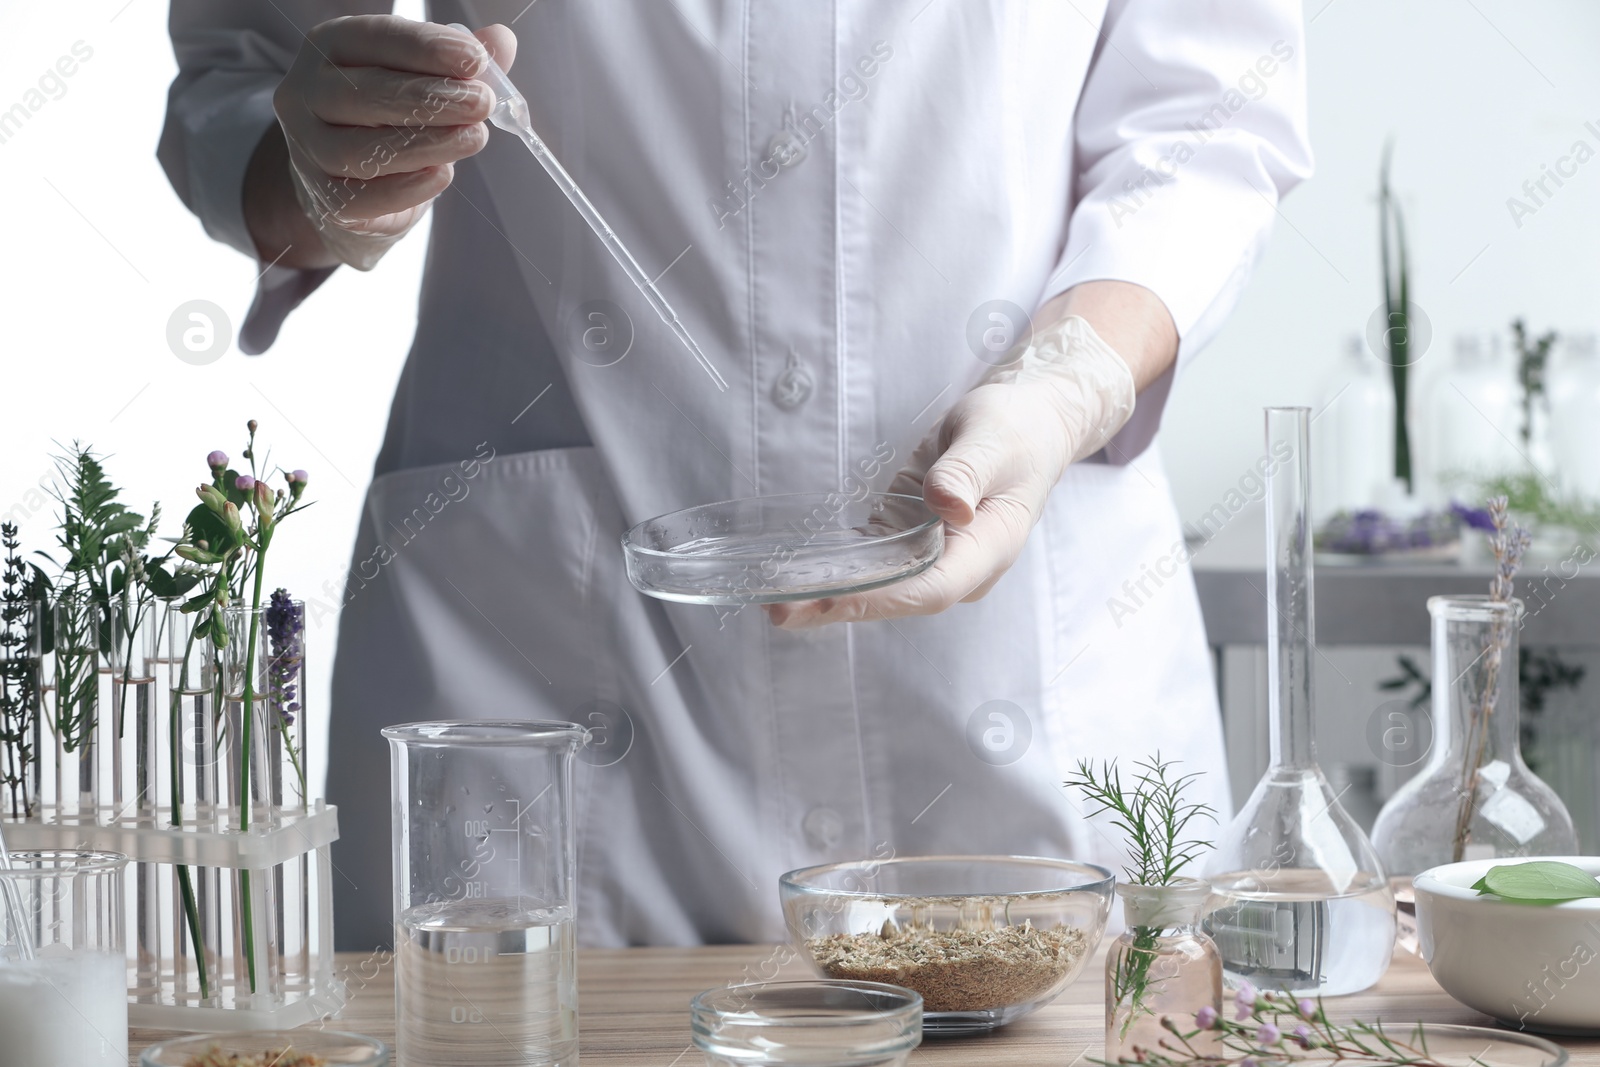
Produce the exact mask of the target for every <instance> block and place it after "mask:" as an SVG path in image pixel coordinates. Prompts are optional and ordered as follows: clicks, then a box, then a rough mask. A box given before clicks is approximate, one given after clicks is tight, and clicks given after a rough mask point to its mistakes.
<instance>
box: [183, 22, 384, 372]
mask: <svg viewBox="0 0 1600 1067" xmlns="http://www.w3.org/2000/svg"><path fill="white" fill-rule="evenodd" d="M392 7H393V4H392V0H273V2H272V3H262V2H261V0H172V4H171V8H170V11H169V14H168V18H167V28H168V32H169V34H170V36H171V38H172V50H173V53H174V54H175V56H176V58H177V61H178V75H177V77H175V78H174V79H173V80H172V86H171V88H170V89H169V90H168V93H167V116H166V124H165V125H164V126H163V128H162V130H161V142H160V145H159V146H158V148H157V150H156V155H157V157H158V158H159V159H160V161H161V166H162V168H163V169H164V170H165V171H166V172H167V180H168V181H170V182H171V183H172V188H173V190H174V191H175V192H176V193H177V194H178V197H179V199H181V200H182V201H183V202H184V205H185V206H187V207H188V208H189V210H190V211H192V212H194V213H195V215H196V216H197V217H198V218H199V219H200V223H201V225H203V226H204V227H205V230H206V233H208V234H210V235H211V236H212V237H213V238H214V239H216V240H218V241H221V242H223V243H224V244H227V245H231V246H232V247H234V248H236V249H238V250H239V251H240V252H243V253H244V254H245V255H247V256H250V257H251V258H252V259H254V258H256V247H255V242H254V241H253V240H252V239H251V237H250V231H249V229H248V227H247V226H246V225H245V220H244V201H243V193H244V172H245V167H246V166H247V165H248V164H249V162H250V156H251V154H252V153H254V152H255V149H256V145H258V144H259V143H260V142H261V137H262V135H263V134H265V133H266V131H267V129H268V128H269V127H270V126H271V124H272V123H274V122H276V121H277V119H276V117H275V116H274V114H273V111H272V92H273V90H274V89H276V88H277V86H278V82H279V81H280V80H282V78H283V76H284V74H285V73H286V72H287V71H288V69H289V64H290V63H291V62H293V60H294V56H295V53H296V52H298V51H299V49H300V45H301V42H302V41H303V40H304V38H305V31H306V30H309V29H310V28H311V27H312V26H315V25H317V24H318V23H320V22H325V21H327V20H328V19H331V18H336V17H338V16H341V15H357V14H373V13H381V12H387V11H389V10H391V9H392ZM331 273H332V270H331V269H329V270H307V271H302V270H289V269H287V268H283V267H273V268H270V269H269V270H266V271H263V272H262V277H261V279H260V281H259V282H258V285H257V291H256V297H255V301H254V303H253V304H252V305H251V308H250V312H249V313H248V314H247V315H246V317H245V321H244V323H243V324H242V325H241V327H240V330H239V342H240V348H241V349H243V350H244V351H246V352H251V353H254V352H260V351H264V350H265V349H266V347H267V346H268V345H270V344H271V343H272V340H273V339H274V338H275V337H276V336H277V332H278V326H279V325H280V324H281V323H282V322H283V319H284V318H285V317H286V316H287V315H288V314H289V312H290V311H292V310H293V309H294V308H295V307H296V306H298V305H299V303H300V302H301V301H302V300H304V299H305V298H306V297H307V296H308V295H310V293H311V292H312V291H313V290H315V289H316V288H317V286H318V285H320V284H321V283H322V282H323V281H324V280H325V279H326V278H327V277H328V276H329V275H330V274H331Z"/></svg>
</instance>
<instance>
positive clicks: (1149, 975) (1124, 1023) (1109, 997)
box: [1106, 878, 1222, 1060]
mask: <svg viewBox="0 0 1600 1067" xmlns="http://www.w3.org/2000/svg"><path fill="white" fill-rule="evenodd" d="M1210 893H1211V887H1210V886H1209V885H1207V884H1206V883H1205V882H1203V881H1201V880H1200V879H1199V878H1179V879H1177V880H1176V881H1174V882H1173V883H1172V884H1171V885H1135V884H1132V883H1127V882H1121V883H1118V884H1117V896H1119V897H1121V898H1122V917H1123V919H1124V921H1125V923H1126V929H1125V930H1123V932H1122V936H1120V937H1118V938H1117V939H1116V940H1115V941H1113V942H1111V948H1110V949H1109V950H1108V951H1107V952H1106V1059H1108V1060H1120V1059H1134V1058H1136V1052H1135V1050H1136V1049H1149V1050H1151V1051H1156V1050H1159V1049H1160V1048H1161V1042H1162V1041H1163V1040H1164V1039H1166V1038H1167V1037H1169V1036H1171V1031H1170V1030H1168V1029H1167V1028H1166V1027H1165V1026H1164V1025H1163V1024H1162V1020H1163V1019H1164V1018H1171V1019H1172V1020H1173V1021H1174V1022H1176V1023H1177V1024H1178V1025H1179V1026H1180V1027H1181V1028H1182V1029H1184V1030H1193V1029H1194V1028H1195V1027H1194V1017H1195V1013H1196V1012H1198V1011H1199V1010H1200V1009H1201V1008H1204V1007H1206V1006H1208V1005H1209V1006H1210V1007H1211V1009H1212V1010H1213V1011H1216V1012H1218V1013H1220V1012H1221V1011H1222V957H1221V955H1220V954H1219V953H1218V952H1217V946H1216V945H1215V944H1214V943H1213V942H1212V940H1211V939H1210V938H1209V937H1207V936H1206V935H1205V934H1204V933H1202V932H1201V930H1200V914H1201V912H1202V911H1204V910H1205V906H1206V901H1207V899H1208V898H1209V896H1210ZM1190 1048H1191V1050H1192V1051H1195V1052H1204V1053H1211V1054H1216V1053H1220V1052H1221V1046H1220V1044H1219V1043H1218V1042H1217V1040H1216V1031H1203V1032H1201V1033H1200V1034H1197V1035H1196V1036H1195V1037H1193V1038H1191V1039H1190Z"/></svg>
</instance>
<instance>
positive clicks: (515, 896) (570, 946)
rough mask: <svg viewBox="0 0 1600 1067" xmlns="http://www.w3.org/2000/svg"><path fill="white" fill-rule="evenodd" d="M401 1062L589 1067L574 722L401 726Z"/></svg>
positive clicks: (397, 763) (579, 731) (395, 737)
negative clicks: (577, 930)
mask: <svg viewBox="0 0 1600 1067" xmlns="http://www.w3.org/2000/svg"><path fill="white" fill-rule="evenodd" d="M383 736H384V737H386V738H388V740H389V753H390V758H391V761H390V789H391V792H392V797H393V805H394V807H393V823H394V923H395V933H394V940H395V1014H396V1031H395V1033H396V1038H397V1040H396V1042H395V1046H396V1048H395V1051H396V1053H397V1055H398V1058H399V1062H400V1064H401V1067H444V1065H448V1067H459V1065H460V1064H468V1063H470V1064H473V1065H474V1067H499V1065H511V1064H515V1065H517V1067H571V1065H573V1064H576V1063H577V1062H578V989H577V976H578V975H577V956H576V951H577V949H576V937H575V935H574V933H573V904H574V900H573V893H574V888H575V882H576V870H577V856H576V852H575V848H574V839H573V830H572V768H573V757H574V755H575V754H576V753H577V751H578V748H579V747H580V746H581V745H583V744H584V742H585V740H586V739H587V733H586V731H585V730H584V729H583V728H582V727H580V726H575V725H573V724H571V723H564V722H425V723H410V724H408V725H404V726H391V727H389V728H388V729H386V730H384V731H383Z"/></svg>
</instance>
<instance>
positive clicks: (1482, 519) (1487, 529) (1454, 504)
mask: <svg viewBox="0 0 1600 1067" xmlns="http://www.w3.org/2000/svg"><path fill="white" fill-rule="evenodd" d="M1450 513H1451V514H1452V515H1454V516H1455V517H1456V518H1458V519H1460V520H1461V523H1462V525H1463V526H1469V527H1471V528H1472V529H1474V530H1482V531H1483V532H1484V533H1493V532H1494V517H1493V516H1492V515H1490V514H1489V509H1488V508H1471V507H1468V506H1467V505H1465V504H1463V503H1461V502H1459V501H1455V500H1452V501H1451V502H1450Z"/></svg>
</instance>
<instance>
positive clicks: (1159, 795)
mask: <svg viewBox="0 0 1600 1067" xmlns="http://www.w3.org/2000/svg"><path fill="white" fill-rule="evenodd" d="M1134 766H1135V767H1138V768H1140V770H1139V772H1138V773H1137V774H1136V775H1134V776H1133V785H1132V788H1131V789H1130V788H1127V787H1125V786H1124V785H1123V784H1122V772H1121V771H1120V770H1119V769H1118V768H1117V762H1116V760H1110V761H1108V762H1106V763H1103V764H1102V765H1101V767H1100V770H1099V772H1098V773H1097V772H1096V771H1095V769H1094V767H1093V766H1092V765H1091V764H1090V763H1089V761H1088V760H1079V761H1078V770H1077V772H1076V773H1075V774H1073V775H1072V776H1071V777H1069V778H1068V779H1067V782H1066V784H1067V786H1068V787H1075V788H1077V789H1079V790H1081V791H1082V792H1083V794H1084V796H1085V797H1087V798H1088V800H1089V801H1090V802H1091V803H1092V804H1095V805H1096V807H1095V810H1093V811H1092V812H1090V813H1089V817H1090V818H1094V817H1095V816H1097V815H1102V814H1104V813H1106V812H1110V813H1111V814H1112V816H1113V817H1112V820H1111V825H1112V826H1115V827H1116V828H1117V829H1119V830H1121V831H1122V832H1123V834H1124V835H1126V837H1127V841H1128V851H1129V854H1130V862H1129V864H1128V865H1127V866H1126V867H1124V868H1123V874H1125V875H1126V876H1127V878H1128V880H1129V881H1130V882H1132V883H1134V884H1135V885H1147V886H1158V885H1171V884H1172V881H1173V879H1175V878H1177V877H1178V876H1179V873H1180V872H1181V871H1182V870H1183V868H1184V867H1186V866H1188V865H1189V864H1190V863H1192V862H1193V861H1194V860H1195V858H1196V857H1198V856H1199V855H1200V853H1202V852H1204V851H1205V850H1206V849H1208V848H1212V847H1214V846H1213V845H1212V843H1211V842H1210V841H1201V840H1194V839H1189V838H1187V837H1186V835H1187V833H1188V828H1189V824H1190V823H1192V822H1194V820H1196V819H1210V820H1211V821H1212V822H1215V821H1216V811H1215V810H1214V809H1213V808H1212V807H1211V805H1209V804H1200V803H1195V802H1193V801H1187V800H1184V799H1183V793H1184V790H1185V789H1187V788H1188V787H1189V785H1190V783H1192V782H1193V781H1194V780H1195V779H1197V778H1199V777H1200V775H1199V774H1184V775H1178V776H1176V777H1174V776H1171V775H1170V774H1169V772H1170V771H1171V769H1172V768H1173V767H1174V766H1176V761H1168V760H1163V759H1162V758H1161V753H1159V752H1157V753H1156V754H1155V755H1154V756H1153V757H1151V758H1150V759H1147V760H1143V761H1141V762H1139V763H1136V764H1134ZM1130 929H1131V932H1132V934H1133V944H1132V946H1131V947H1130V949H1129V951H1128V954H1127V956H1126V957H1124V958H1123V960H1122V961H1121V963H1119V965H1118V967H1117V969H1116V971H1115V973H1113V974H1112V976H1111V984H1112V998H1113V1004H1112V1007H1113V1010H1114V1011H1115V1010H1118V1009H1126V1011H1127V1014H1126V1015H1125V1016H1124V1018H1123V1020H1122V1035H1123V1036H1124V1037H1126V1036H1127V1033H1128V1029H1129V1028H1130V1027H1131V1026H1132V1025H1133V1021H1134V1019H1135V1018H1137V1017H1138V1016H1139V1015H1140V1014H1141V1013H1148V1011H1149V1008H1148V1007H1146V1005H1145V998H1146V996H1148V995H1149V992H1150V988H1151V983H1150V967H1151V965H1152V964H1154V963H1155V959H1156V946H1157V944H1158V942H1159V941H1160V938H1161V927H1159V926H1142V925H1141V926H1131V928H1130Z"/></svg>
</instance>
